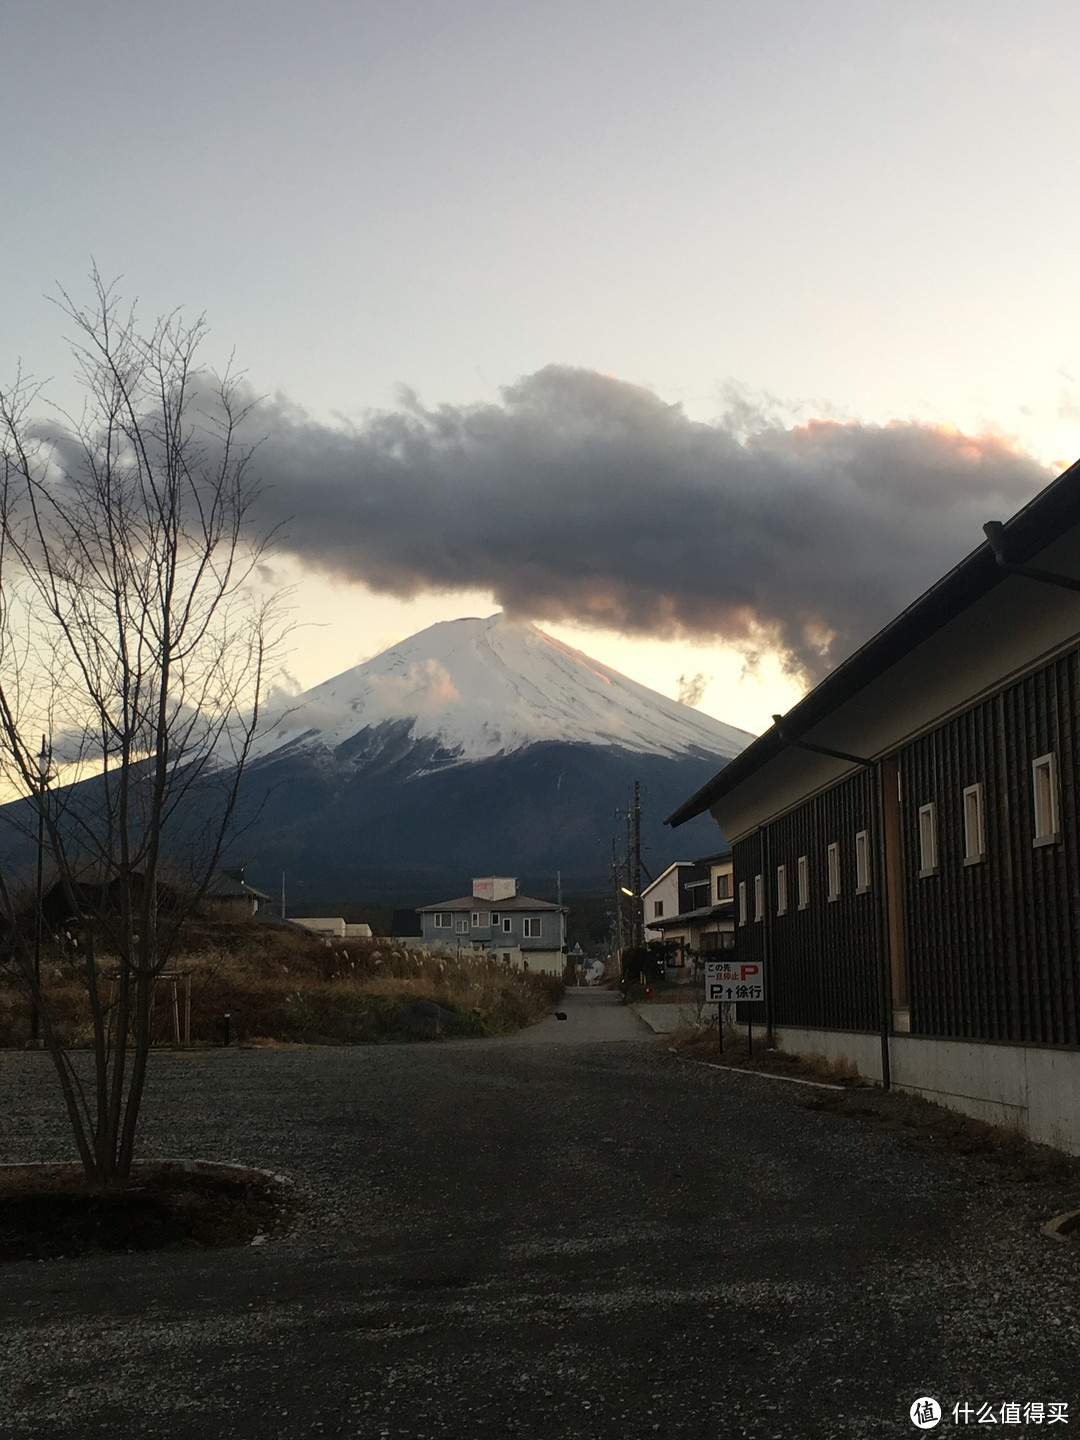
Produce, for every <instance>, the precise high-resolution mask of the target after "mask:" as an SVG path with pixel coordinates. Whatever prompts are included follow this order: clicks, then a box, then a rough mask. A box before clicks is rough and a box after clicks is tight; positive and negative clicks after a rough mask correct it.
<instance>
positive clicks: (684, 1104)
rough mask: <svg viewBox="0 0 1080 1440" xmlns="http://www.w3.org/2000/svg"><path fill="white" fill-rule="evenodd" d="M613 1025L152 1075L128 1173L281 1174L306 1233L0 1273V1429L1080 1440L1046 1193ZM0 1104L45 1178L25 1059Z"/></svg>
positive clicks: (22, 1151)
mask: <svg viewBox="0 0 1080 1440" xmlns="http://www.w3.org/2000/svg"><path fill="white" fill-rule="evenodd" d="M608 1004H609V1002H608V1001H606V1000H605V999H604V998H603V997H599V996H594V995H592V994H580V995H579V994H571V995H570V996H568V998H567V1003H566V1008H567V1013H568V1015H569V1016H570V1018H569V1019H568V1020H566V1021H562V1022H560V1021H555V1020H550V1021H547V1022H545V1024H544V1025H543V1026H541V1027H538V1028H537V1030H536V1031H534V1032H530V1033H527V1034H525V1035H523V1036H520V1037H515V1038H513V1039H511V1040H506V1041H495V1042H482V1041H464V1042H456V1041H455V1042H449V1043H445V1044H429V1045H422V1044H419V1045H406V1046H380V1047H357V1048H355V1049H332V1050H278V1051H218V1052H214V1053H211V1054H200V1055H195V1056H171V1055H163V1056H161V1057H158V1058H156V1059H155V1062H154V1066H153V1077H152V1092H151V1095H150V1097H149V1100H148V1112H147V1123H146V1127H145V1133H144V1140H145V1147H144V1148H145V1149H146V1151H147V1152H150V1153H158V1154H184V1155H194V1156H202V1157H204V1158H209V1159H219V1160H236V1161H240V1162H243V1163H248V1164H255V1165H264V1166H270V1167H272V1168H274V1169H278V1170H283V1171H286V1172H288V1173H291V1174H293V1175H298V1176H302V1177H305V1179H306V1183H307V1185H308V1188H309V1204H308V1208H307V1211H306V1213H305V1215H304V1217H303V1219H302V1221H301V1223H300V1225H299V1226H298V1227H297V1229H296V1230H295V1231H294V1233H293V1234H292V1235H290V1236H289V1237H288V1238H286V1239H284V1240H280V1241H275V1242H273V1243H271V1244H268V1245H263V1246H258V1247H251V1248H245V1249H241V1250H231V1251H229V1250H224V1251H217V1252H194V1253H163V1254H157V1255H152V1256H140V1255H118V1256H105V1257H99V1258H96V1259H91V1260H84V1261H79V1262H74V1261H66V1260H56V1261H50V1262H48V1263H45V1264H20V1265H14V1266H7V1267H4V1269H3V1270H0V1323H2V1325H3V1331H2V1335H3V1339H2V1343H0V1378H2V1381H3V1384H2V1387H0V1434H2V1435H3V1436H4V1437H5V1440H7V1437H24V1436H35V1437H38V1436H40V1437H48V1440H85V1437H94V1436H110V1437H114V1440H129V1437H130V1440H157V1437H161V1440H165V1437H171V1440H189V1437H192V1440H193V1437H199V1440H202V1437H208V1440H217V1437H260V1440H263V1437H265V1440H291V1437H300V1436H349V1437H357V1440H382V1437H386V1440H398V1437H409V1440H421V1437H437V1436H450V1437H461V1440H473V1437H492V1440H494V1437H499V1440H503V1437H536V1440H541V1437H543V1440H566V1437H570V1440H577V1437H582V1440H585V1437H597V1440H607V1437H612V1440H615V1437H619V1440H624V1437H631V1440H633V1437H651V1436H661V1437H666V1436H677V1437H683V1436H685V1437H695V1440H697V1437H718V1440H728V1437H739V1436H752V1437H762V1440H764V1437H768V1440H779V1437H829V1440H832V1437H845V1440H846V1437H863V1436H867V1437H868V1436H882V1435H883V1436H893V1435H897V1436H899V1435H914V1434H917V1433H918V1431H917V1430H916V1429H915V1428H914V1427H913V1426H912V1424H911V1422H910V1420H909V1419H908V1409H909V1407H910V1405H911V1403H912V1401H913V1400H915V1399H916V1398H917V1397H919V1396H923V1395H929V1396H933V1397H935V1398H937V1399H938V1400H939V1401H941V1402H942V1403H943V1404H944V1405H945V1406H946V1420H945V1422H943V1424H942V1425H941V1427H940V1429H939V1433H944V1432H946V1431H947V1432H949V1433H951V1434H955V1433H958V1432H957V1427H956V1425H955V1424H954V1422H953V1418H952V1407H953V1405H955V1404H967V1405H968V1406H969V1407H970V1418H971V1420H972V1425H973V1428H972V1430H971V1432H970V1433H972V1434H976V1433H985V1430H984V1429H983V1428H982V1427H976V1426H975V1417H976V1416H977V1414H978V1413H979V1410H978V1407H979V1406H982V1405H987V1404H989V1405H992V1406H993V1407H994V1413H996V1414H998V1415H1000V1414H1001V1413H1005V1414H1007V1415H1010V1416H1011V1414H1012V1412H1002V1411H1001V1407H1002V1406H1003V1405H1007V1404H1010V1403H1013V1404H1017V1405H1019V1406H1023V1405H1024V1404H1025V1403H1027V1404H1031V1403H1035V1404H1043V1405H1044V1406H1048V1405H1049V1404H1050V1403H1051V1402H1055V1403H1065V1404H1067V1405H1068V1407H1069V1409H1068V1412H1067V1414H1068V1416H1069V1419H1070V1421H1071V1423H1072V1424H1073V1425H1074V1426H1077V1425H1080V1334H1078V1320H1077V1317H1078V1314H1080V1306H1078V1300H1080V1245H1072V1246H1065V1245H1061V1244H1056V1243H1054V1242H1053V1241H1051V1240H1049V1239H1047V1238H1046V1237H1044V1236H1043V1235H1041V1234H1040V1233H1039V1230H1038V1221H1039V1220H1041V1219H1043V1218H1046V1216H1048V1215H1049V1214H1051V1213H1053V1212H1054V1210H1055V1209H1061V1208H1064V1206H1065V1203H1066V1201H1067V1200H1068V1199H1069V1198H1071V1197H1069V1196H1067V1195H1063V1194H1061V1193H1058V1192H1055V1191H1053V1190H1052V1189H1048V1188H1042V1189H1039V1188H1035V1189H1033V1188H1031V1187H1026V1186H1022V1185H1017V1184H1012V1183H1010V1182H1009V1181H1008V1180H1006V1179H1004V1178H1002V1177H1001V1176H1000V1175H999V1173H998V1172H996V1171H994V1170H992V1169H990V1168H989V1167H988V1166H986V1165H985V1164H984V1163H983V1162H980V1161H974V1160H967V1159H965V1158H963V1157H958V1156H954V1155H937V1154H933V1153H928V1152H926V1151H920V1150H916V1149H913V1148H909V1147H908V1146H907V1145H906V1144H905V1142H904V1141H903V1140H902V1139H900V1138H897V1137H896V1136H894V1135H890V1134H881V1133H878V1132H877V1131H876V1130H874V1129H872V1128H870V1127H869V1126H866V1125H863V1124H860V1123H859V1122H857V1121H853V1120H851V1119H848V1118H844V1117H841V1116H836V1115H830V1114H826V1113H821V1112H815V1111H811V1110H807V1109H806V1108H805V1100H806V1098H807V1097H806V1093H805V1092H803V1091H802V1090H801V1089H800V1088H799V1087H795V1086H787V1085H773V1084H771V1083H770V1082H769V1081H767V1080H762V1079H759V1078H757V1077H753V1076H744V1075H731V1074H725V1073H721V1072H717V1071H713V1070H709V1069H706V1068H704V1067H700V1066H693V1065H689V1064H683V1063H680V1062H679V1061H677V1060H675V1059H674V1058H673V1057H671V1056H669V1055H667V1054H666V1053H664V1052H662V1051H658V1050H656V1049H655V1048H653V1045H652V1043H651V1041H650V1039H649V1037H648V1034H647V1032H646V1031H645V1029H644V1027H643V1026H642V1025H641V1023H640V1022H639V1021H637V1020H636V1019H635V1018H634V1017H633V1016H632V1014H631V1013H630V1012H628V1011H625V1010H622V1009H620V1008H618V1007H614V1006H613V1007H612V1008H610V1009H609V1008H608ZM590 1029H591V1030H592V1032H593V1034H594V1035H595V1036H596V1038H595V1039H590V1038H589V1034H588V1032H589V1031H590ZM605 1036H606V1037H607V1038H604V1037H605ZM642 1036H644V1037H645V1038H644V1039H643V1038H641V1037H642ZM0 1090H2V1100H3V1108H2V1111H0V1113H2V1114H3V1116H4V1125H5V1131H4V1139H3V1150H4V1152H5V1153H4V1154H3V1156H2V1157H0V1158H4V1159H38V1158H60V1157H63V1156H65V1155H66V1154H67V1153H69V1152H68V1150H67V1148H66V1142H65V1141H64V1137H63V1131H62V1128H61V1126H60V1122H59V1119H58V1112H57V1111H56V1107H55V1104H54V1102H53V1087H52V1082H51V1080H50V1078H49V1075H48V1073H47V1071H46V1068H45V1063H44V1057H42V1056H38V1055H10V1054H9V1055H5V1056H2V1057H0ZM42 1136H44V1139H42V1138H41V1137H42ZM960 1413H961V1415H962V1414H963V1413H964V1412H963V1411H961V1412H960ZM1029 1413H1030V1412H1029ZM1048 1414H1049V1411H1044V1424H1043V1425H1042V1426H1041V1427H1039V1429H1040V1433H1047V1432H1048V1433H1050V1434H1051V1435H1054V1434H1060V1435H1067V1434H1068V1433H1069V1430H1068V1429H1067V1428H1066V1427H1062V1428H1061V1429H1060V1430H1053V1429H1050V1428H1049V1427H1048V1425H1047V1424H1046V1423H1045V1417H1046V1416H1047V1415H1048ZM998 1423H999V1424H1000V1423H1001V1422H1000V1420H999V1422H998ZM1010 1424H1011V1422H1006V1424H1005V1425H1003V1426H1002V1428H1003V1429H1004V1430H1005V1431H1006V1433H1018V1432H1019V1431H1021V1430H1023V1431H1024V1433H1031V1430H1032V1429H1033V1428H1034V1427H1025V1426H1023V1425H1019V1424H1018V1425H1013V1426H1011V1430H1010Z"/></svg>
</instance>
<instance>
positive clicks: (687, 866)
mask: <svg viewBox="0 0 1080 1440" xmlns="http://www.w3.org/2000/svg"><path fill="white" fill-rule="evenodd" d="M701 863H702V862H701V861H700V860H673V861H672V862H671V864H670V865H669V866H668V867H667V869H666V870H664V871H662V872H661V873H660V874H659V875H658V876H657V877H656V879H655V880H650V881H649V883H648V885H646V886H645V889H644V890H642V892H641V898H642V899H643V900H644V898H645V896H646V895H648V893H649V891H650V890H654V889H655V888H656V886H657V885H659V884H660V882H661V880H666V879H667V877H668V876H669V875H670V874H671V872H672V871H673V870H675V871H682V870H693V869H695V868H696V867H697V866H698V865H700V864H701ZM684 883H685V882H684ZM705 883H706V884H708V876H706V877H705Z"/></svg>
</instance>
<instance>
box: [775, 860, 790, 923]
mask: <svg viewBox="0 0 1080 1440" xmlns="http://www.w3.org/2000/svg"><path fill="white" fill-rule="evenodd" d="M776 913H777V914H778V915H786V914H787V866H786V865H778V866H777V867H776Z"/></svg>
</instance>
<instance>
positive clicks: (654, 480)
mask: <svg viewBox="0 0 1080 1440" xmlns="http://www.w3.org/2000/svg"><path fill="white" fill-rule="evenodd" d="M736 419H737V424H736ZM259 423H260V424H261V425H262V426H263V428H264V430H265V431H266V435H267V438H266V441H265V443H264V445H263V446H262V448H261V449H260V450H259V452H258V457H257V458H258V468H259V470H260V472H261V474H262V476H263V478H264V480H265V481H266V482H267V483H268V485H269V486H270V487H271V488H270V489H269V490H268V492H267V494H266V497H265V500H264V504H265V505H266V507H267V513H268V515H270V516H271V518H276V517H277V516H279V515H282V514H285V515H290V516H291V517H292V518H291V519H290V520H289V521H288V523H287V525H286V527H285V530H286V535H287V548H288V549H290V550H291V551H293V552H294V553H295V554H296V555H297V556H299V557H300V559H301V560H302V561H303V562H304V564H305V565H307V566H309V567H311V568H315V569H318V570H322V571H325V572H329V573H332V574H334V575H336V576H339V577H342V578H344V579H346V580H351V581H356V582H359V583H362V584H364V585H366V586H368V587H370V588H371V589H373V590H376V591H380V592H383V593H387V594H393V595H399V596H410V595H415V594H417V593H419V592H421V591H432V590H434V591H447V592H449V591H455V590H477V589H481V590H483V589H488V588H490V589H491V590H492V591H493V592H494V594H495V596H496V598H497V600H498V601H499V603H500V604H501V605H502V606H503V607H504V609H506V610H507V611H508V612H509V613H511V614H516V615H521V616H526V617H529V618H531V619H536V620H539V621H541V622H542V621H545V620H547V621H581V622H584V623H587V624H593V625H599V626H607V627H611V628H613V629H615V630H619V631H622V632H624V633H626V634H632V635H653V636H663V637H670V638H674V637H678V636H683V637H689V638H693V639H695V640H708V639H717V640H725V641H729V642H732V643H734V644H736V645H739V646H741V647H742V648H743V649H744V650H745V651H746V652H747V653H748V654H749V655H751V656H752V655H753V653H754V652H755V651H757V652H760V651H762V650H776V651H777V652H778V653H780V654H781V655H782V656H783V657H784V660H785V663H786V664H787V665H788V667H789V668H790V669H791V670H793V671H796V672H802V673H804V674H805V675H806V676H807V677H810V678H813V677H816V676H819V675H820V674H821V673H823V671H824V670H826V669H828V668H829V666H830V665H832V664H834V663H835V662H836V661H837V660H838V659H839V658H841V657H842V656H843V655H844V654H845V653H847V652H849V651H850V650H851V649H852V648H853V647H854V646H855V645H856V644H857V643H859V642H860V641H861V640H863V639H865V638H866V637H867V636H868V635H870V634H871V633H873V631H874V630H875V629H876V628H877V627H879V626H880V625H881V624H883V623H884V622H885V621H887V620H888V619H890V618H891V617H892V616H893V615H894V614H896V613H897V611H898V610H900V609H901V608H902V607H903V606H905V605H906V604H907V603H909V602H910V601H911V600H912V599H913V598H914V597H915V596H916V595H917V594H918V593H919V592H920V591H921V590H922V589H924V588H925V587H926V586H927V585H928V584H929V583H931V582H932V581H933V580H934V579H936V578H937V577H938V576H939V575H940V574H942V573H943V572H944V571H945V570H947V569H948V568H949V567H951V566H952V565H953V564H955V563H956V562H957V561H958V560H959V559H960V558H961V557H962V556H963V555H965V554H966V553H967V552H968V551H970V550H971V549H973V548H974V547H975V546H976V545H977V544H979V543H980V542H981V540H982V538H983V537H982V530H981V526H982V523H983V521H985V520H988V519H997V518H1004V517H1006V516H1008V515H1010V514H1012V513H1013V512H1014V511H1015V510H1016V509H1017V508H1018V507H1019V506H1020V505H1022V504H1024V503H1025V502H1026V501H1027V500H1028V499H1030V497H1031V496H1032V494H1033V493H1034V492H1035V491H1036V490H1037V489H1038V488H1039V487H1041V486H1042V485H1044V484H1046V483H1047V481H1048V480H1049V479H1050V478H1051V477H1050V474H1049V473H1048V472H1047V471H1046V470H1045V469H1043V468H1042V467H1041V466H1039V465H1038V464H1036V463H1035V461H1034V460H1032V459H1031V458H1030V457H1028V456H1025V455H1022V454H1018V453H1016V452H1015V451H1014V450H1012V449H1011V448H1010V447H1009V446H1008V445H1007V444H1006V443H1005V442H1003V441H1001V440H999V439H995V438H991V437H979V438H972V437H970V436H965V435H960V434H957V433H953V432H949V431H946V430H943V429H940V428H936V427H932V426H927V425H919V424H902V423H896V424H890V425H884V426H876V425H858V424H839V423H832V422H811V423H809V424H807V425H803V426H797V427H793V428H784V427H783V426H782V425H780V424H778V423H776V422H775V421H769V420H767V419H764V418H763V419H762V422H761V426H760V427H759V428H758V429H757V430H756V431H755V430H754V429H753V427H752V425H748V423H747V416H745V415H741V416H740V417H731V416H729V417H727V418H725V420H724V421H722V422H719V423H717V424H701V423H697V422H694V421H691V420H689V419H687V417H686V416H685V415H684V414H683V412H682V410H681V409H680V408H679V407H678V406H674V405H666V404H664V403H663V402H662V401H660V400H659V399H657V398H656V396H655V395H653V394H652V393H650V392H649V391H647V390H644V389H641V388H639V387H637V386H634V385H629V384H626V383H624V382H621V381H618V380H613V379H610V378H608V377H605V376H602V375H598V374H595V373H593V372H590V371H583V370H572V369H566V368H562V367H556V366H551V367H548V368H547V369H544V370H541V371H539V372H538V373H536V374H535V375H530V376H528V377H526V378H525V379H523V380H521V381H519V382H518V383H517V384H516V385H512V386H509V387H508V388H507V389H506V390H505V391H503V394H502V400H501V403H497V404H483V405H473V406H457V407H455V406H441V407H439V408H437V409H426V408H424V407H423V406H421V405H420V403H419V402H418V401H417V400H416V398H415V397H414V396H411V395H408V394H406V395H405V396H404V397H403V400H402V404H401V407H400V409H399V410H397V411H395V412H393V413H387V414H380V415H376V416H374V417H373V418H371V419H370V420H369V421H367V422H366V423H365V424H364V425H363V426H361V427H355V428H352V429H346V428H339V429H335V428H331V427H328V426H324V425H320V424H316V423H314V422H312V421H311V420H310V419H309V418H307V417H306V416H304V415H303V414H302V413H299V412H297V411H295V410H293V409H290V408H289V407H288V406H287V405H285V404H284V403H280V402H277V403H268V404H267V405H265V406H264V407H262V409H261V410H260V412H259ZM736 432H737V433H736Z"/></svg>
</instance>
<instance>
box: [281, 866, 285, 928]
mask: <svg viewBox="0 0 1080 1440" xmlns="http://www.w3.org/2000/svg"><path fill="white" fill-rule="evenodd" d="M281 918H282V919H283V920H284V919H285V871H284V870H282V872H281Z"/></svg>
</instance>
